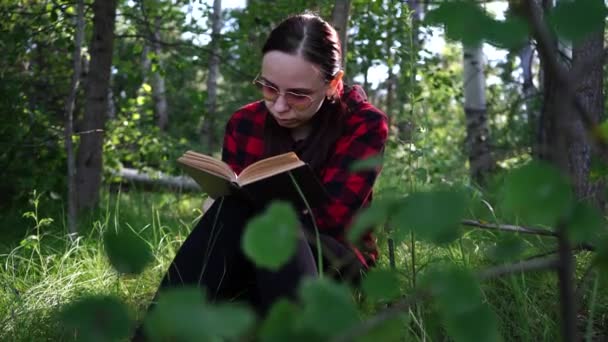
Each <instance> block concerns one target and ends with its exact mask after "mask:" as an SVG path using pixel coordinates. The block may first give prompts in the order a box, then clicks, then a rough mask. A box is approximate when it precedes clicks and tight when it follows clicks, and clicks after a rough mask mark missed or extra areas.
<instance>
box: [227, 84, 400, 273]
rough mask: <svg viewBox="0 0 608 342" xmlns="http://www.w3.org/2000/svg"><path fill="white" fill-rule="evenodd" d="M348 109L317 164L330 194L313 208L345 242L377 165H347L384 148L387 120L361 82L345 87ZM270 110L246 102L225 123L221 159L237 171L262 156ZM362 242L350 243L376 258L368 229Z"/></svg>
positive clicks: (323, 225)
mask: <svg viewBox="0 0 608 342" xmlns="http://www.w3.org/2000/svg"><path fill="white" fill-rule="evenodd" d="M342 100H343V101H346V104H347V106H348V108H349V110H350V113H349V114H348V116H347V119H346V124H345V128H344V133H343V134H342V136H341V137H340V138H339V139H338V141H337V142H336V144H335V150H334V151H333V154H332V155H331V157H330V158H329V159H328V160H329V161H328V163H327V165H326V166H325V167H324V168H323V169H322V170H321V182H322V183H323V184H324V185H325V187H326V190H327V192H328V193H329V195H330V198H331V200H330V201H329V203H325V204H323V205H321V206H319V207H316V208H313V212H314V215H315V219H316V223H317V226H318V227H319V230H321V231H322V232H323V233H325V234H329V235H331V236H333V237H335V238H336V239H338V240H339V241H342V242H344V243H346V239H345V233H346V230H347V229H348V227H349V225H350V224H351V221H352V219H353V216H354V215H355V214H356V212H357V211H358V210H359V209H360V208H361V207H364V206H367V205H369V203H370V202H371V199H372V186H373V184H374V181H375V180H376V177H377V176H378V173H379V172H380V167H378V168H376V169H374V170H364V171H358V172H352V171H350V167H351V165H352V164H353V163H354V162H356V161H358V160H362V159H366V158H369V157H373V156H375V155H377V154H379V153H382V152H383V150H384V144H385V142H386V139H387V135H388V120H387V117H386V115H385V114H384V113H382V112H381V111H380V110H378V109H377V108H375V107H374V106H372V105H371V104H370V103H368V102H367V99H366V95H365V92H364V91H363V89H361V87H359V86H353V87H351V88H348V89H346V90H345V92H344V95H343V97H342ZM266 115H269V113H268V110H267V109H266V106H265V105H264V102H263V101H259V102H255V103H251V104H248V105H246V106H244V107H242V108H241V109H239V110H238V111H237V112H236V113H234V114H233V115H232V117H231V119H230V120H229V122H228V124H227V125H226V134H225V136H224V147H223V151H222V159H223V160H224V161H225V162H226V163H227V164H228V165H230V166H231V167H232V169H233V170H234V171H235V172H236V173H237V174H238V173H240V172H241V171H242V170H243V169H244V168H245V167H247V166H248V165H250V164H251V163H254V162H256V161H258V160H260V159H262V158H263V155H264V136H263V134H264V122H265V120H266ZM361 246H362V248H361V249H358V248H354V247H353V248H354V250H355V252H356V253H357V255H358V257H359V259H360V260H361V261H362V262H363V263H364V264H366V265H367V264H369V263H370V262H372V263H373V262H375V260H376V257H377V250H376V245H375V242H374V239H373V237H372V236H371V233H368V234H366V235H365V236H364V237H363V241H362V245H361Z"/></svg>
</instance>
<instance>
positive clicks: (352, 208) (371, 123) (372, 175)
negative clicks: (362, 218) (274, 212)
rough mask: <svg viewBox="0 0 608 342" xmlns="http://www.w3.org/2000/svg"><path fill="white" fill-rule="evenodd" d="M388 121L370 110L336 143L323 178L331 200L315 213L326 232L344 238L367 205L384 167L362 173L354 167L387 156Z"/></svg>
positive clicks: (382, 115)
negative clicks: (353, 167)
mask: <svg viewBox="0 0 608 342" xmlns="http://www.w3.org/2000/svg"><path fill="white" fill-rule="evenodd" d="M387 121H388V120H387V118H386V115H384V114H383V113H381V112H378V111H374V110H369V111H368V112H367V113H366V114H365V115H362V119H361V120H359V122H356V123H355V124H353V125H352V126H351V127H352V128H349V129H348V130H347V134H345V135H344V136H343V137H342V138H341V139H339V140H338V142H337V143H336V149H335V151H334V153H333V155H332V156H331V158H330V159H329V163H328V165H327V166H326V167H325V168H324V173H323V175H322V181H323V184H324V185H325V187H326V190H327V192H328V194H329V196H330V200H329V202H328V203H327V204H326V205H324V206H321V207H318V208H316V209H315V210H314V213H315V217H316V221H317V224H318V226H319V227H322V229H323V230H324V232H325V233H328V234H331V235H333V236H335V237H337V238H339V239H342V238H343V237H344V232H345V230H346V229H347V227H348V226H349V225H350V223H351V221H352V219H353V216H354V215H355V214H356V212H357V211H358V210H359V209H360V208H361V206H362V205H363V204H365V203H367V201H368V199H369V196H370V194H371V192H372V187H373V185H374V182H375V180H376V178H377V176H378V174H379V173H380V170H381V166H380V165H378V166H376V167H374V168H372V169H366V170H361V171H351V167H352V165H353V163H355V162H357V161H360V160H364V159H368V158H371V157H375V156H380V155H382V154H383V153H384V145H385V142H386V139H387V136H388V122H387Z"/></svg>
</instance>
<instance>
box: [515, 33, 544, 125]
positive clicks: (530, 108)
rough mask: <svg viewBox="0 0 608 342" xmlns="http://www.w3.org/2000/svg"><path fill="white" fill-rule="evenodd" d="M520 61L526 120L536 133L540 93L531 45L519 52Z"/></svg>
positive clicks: (528, 44)
mask: <svg viewBox="0 0 608 342" xmlns="http://www.w3.org/2000/svg"><path fill="white" fill-rule="evenodd" d="M519 60H520V66H521V73H522V76H523V86H522V94H523V96H524V104H525V106H526V119H527V120H528V125H529V127H531V128H532V131H536V129H535V127H536V124H537V123H538V118H539V114H538V106H537V105H536V95H537V93H538V91H537V89H536V87H535V86H534V74H533V73H532V62H533V61H534V49H533V48H532V44H531V43H529V42H528V43H526V45H525V46H524V47H523V48H521V49H520V50H519Z"/></svg>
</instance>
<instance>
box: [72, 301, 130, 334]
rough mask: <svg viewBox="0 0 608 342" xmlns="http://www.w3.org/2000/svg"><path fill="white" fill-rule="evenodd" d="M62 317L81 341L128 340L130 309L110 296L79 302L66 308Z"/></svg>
mask: <svg viewBox="0 0 608 342" xmlns="http://www.w3.org/2000/svg"><path fill="white" fill-rule="evenodd" d="M60 317H61V321H62V322H63V325H64V326H65V327H66V328H67V329H70V330H71V331H75V333H76V336H77V340H78V341H116V340H120V339H123V338H127V337H128V336H129V333H130V330H131V318H130V317H129V312H128V310H127V307H126V306H125V305H124V304H123V303H122V302H121V301H120V300H119V299H118V298H115V297H111V296H92V297H85V298H82V299H79V300H77V301H75V302H73V303H70V304H68V305H66V306H65V307H64V308H63V309H62V311H61V314H60Z"/></svg>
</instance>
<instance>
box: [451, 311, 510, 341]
mask: <svg viewBox="0 0 608 342" xmlns="http://www.w3.org/2000/svg"><path fill="white" fill-rule="evenodd" d="M444 320H445V326H446V330H447V332H448V334H449V335H450V337H452V338H453V339H454V341H462V342H470V341H488V342H490V341H501V340H502V339H501V337H500V334H499V333H498V320H497V319H496V314H495V313H494V312H493V311H492V310H490V308H488V307H487V306H486V305H480V306H478V307H477V308H475V309H473V310H471V311H467V312H464V313H461V314H458V315H453V316H448V317H445V318H444Z"/></svg>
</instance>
